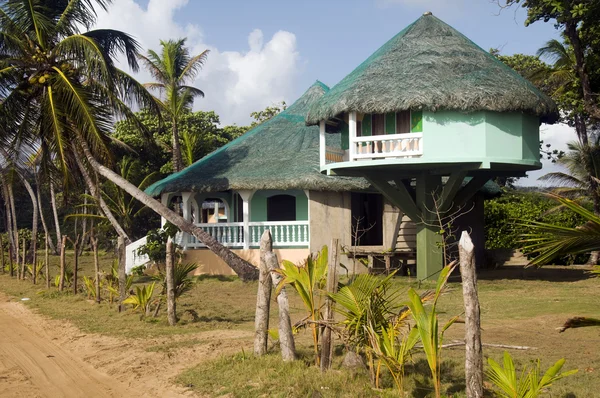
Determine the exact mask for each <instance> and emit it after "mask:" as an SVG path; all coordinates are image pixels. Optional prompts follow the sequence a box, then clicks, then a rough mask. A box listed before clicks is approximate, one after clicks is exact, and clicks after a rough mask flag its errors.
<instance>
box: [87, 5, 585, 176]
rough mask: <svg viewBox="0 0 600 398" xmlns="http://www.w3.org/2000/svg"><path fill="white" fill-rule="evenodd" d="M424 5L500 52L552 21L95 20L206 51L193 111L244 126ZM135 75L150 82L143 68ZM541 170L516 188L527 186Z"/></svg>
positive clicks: (457, 14) (329, 77) (103, 16)
mask: <svg viewBox="0 0 600 398" xmlns="http://www.w3.org/2000/svg"><path fill="white" fill-rule="evenodd" d="M425 11H432V12H433V13H434V15H436V16H437V17H438V18H440V19H442V20H444V21H445V22H447V23H449V24H450V25H452V26H454V27H455V28H456V29H458V30H459V31H461V32H462V33H463V34H465V35H466V36H467V37H469V38H470V39H471V40H473V41H474V42H475V43H477V44H478V45H479V46H480V47H482V48H484V49H486V50H487V49H490V48H499V49H500V50H501V52H502V53H503V54H514V53H525V54H534V53H535V51H536V50H537V49H538V48H539V47H541V46H542V45H543V44H544V43H545V42H546V41H547V40H549V39H551V38H557V37H558V35H557V33H556V31H555V30H554V28H553V26H552V24H544V23H536V24H534V25H532V26H530V27H525V26H524V23H523V22H524V20H525V13H524V11H523V10H521V9H519V8H513V9H509V10H503V11H502V12H500V10H499V8H498V6H497V5H496V4H494V2H493V1H490V0H327V1H325V0H319V1H317V0H303V1H294V2H292V1H282V0H257V1H246V0H220V1H204V0H113V4H112V6H110V8H109V10H108V12H107V13H105V12H100V13H99V18H98V24H97V26H98V27H99V28H113V29H119V30H123V31H125V32H127V33H129V34H131V35H133V36H134V37H136V38H137V40H138V41H139V42H140V44H141V46H142V47H143V48H151V49H155V50H159V47H160V44H159V41H160V40H167V39H178V38H184V37H185V38H187V45H188V47H189V48H190V50H191V53H192V54H197V53H200V52H201V51H204V50H206V49H208V50H210V54H209V56H208V59H207V62H206V64H205V66H204V68H203V70H202V71H201V72H200V74H199V76H198V78H197V80H196V82H195V83H194V85H195V86H196V87H198V88H200V89H202V90H203V91H204V93H205V94H206V97H205V98H203V99H197V100H196V102H195V104H194V108H195V109H201V110H215V111H216V112H217V113H218V114H219V115H220V117H221V122H222V123H223V124H232V123H237V124H239V125H244V124H248V123H249V121H250V116H249V115H250V113H251V112H253V111H256V110H261V109H263V108H265V107H266V106H268V105H271V104H274V103H277V102H279V101H282V100H285V101H286V102H287V103H288V104H290V103H292V102H293V101H294V100H295V99H296V98H298V96H300V95H301V94H302V93H303V92H304V91H305V90H306V89H307V88H308V87H309V86H310V85H311V84H312V83H313V82H314V81H315V80H321V81H322V82H324V83H325V84H327V85H329V86H333V85H335V84H336V83H337V82H338V81H340V80H341V79H342V78H343V77H344V76H346V75H347V74H348V73H349V72H351V71H352V70H353V69H354V68H355V67H356V66H358V65H359V64H360V63H361V62H362V61H364V60H365V59H366V58H367V57H368V56H369V55H371V54H372V53H373V52H374V51H375V50H376V49H377V48H379V47H380V46H381V45H382V44H384V43H385V42H386V41H387V40H389V39H390V38H391V37H393V36H394V35H395V34H396V33H398V32H399V31H400V30H402V29H403V28H404V27H406V25H408V24H410V23H412V22H413V21H414V20H415V19H417V18H419V16H420V15H422V14H423V12H425ZM137 77H138V79H139V80H140V81H142V82H146V81H151V78H150V76H149V75H148V74H147V73H146V72H144V71H142V72H140V73H139V74H138V76H137ZM541 136H542V137H541V138H542V139H543V140H544V141H545V142H546V143H550V144H552V146H553V147H556V148H562V147H564V145H565V142H568V141H570V140H572V139H574V133H573V132H572V131H571V130H570V129H569V128H568V127H566V126H543V127H542V134H541ZM550 168H552V166H550ZM550 168H548V167H547V165H545V167H544V169H543V170H542V171H541V173H540V172H536V173H531V178H528V179H526V180H523V181H521V184H522V185H533V184H536V183H537V182H536V181H535V178H536V177H537V176H539V175H541V174H543V173H545V172H547V171H549V169H550Z"/></svg>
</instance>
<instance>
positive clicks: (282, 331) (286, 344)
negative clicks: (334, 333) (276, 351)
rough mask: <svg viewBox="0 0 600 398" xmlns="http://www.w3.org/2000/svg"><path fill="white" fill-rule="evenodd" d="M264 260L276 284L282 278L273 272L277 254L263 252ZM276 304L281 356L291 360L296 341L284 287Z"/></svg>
mask: <svg viewBox="0 0 600 398" xmlns="http://www.w3.org/2000/svg"><path fill="white" fill-rule="evenodd" d="M265 262H266V263H267V269H268V270H269V273H270V274H271V280H272V281H273V285H274V286H278V285H279V283H281V281H282V280H283V276H281V274H278V273H277V272H275V271H276V270H278V269H279V261H277V255H276V254H275V253H273V252H267V253H265ZM277 305H278V307H279V346H280V347H281V358H282V359H283V360H284V361H293V360H295V359H296V343H295V342H294V333H293V332H292V320H291V319H290V305H289V301H288V297H287V292H286V291H285V287H284V288H282V289H281V290H280V291H279V294H278V295H277Z"/></svg>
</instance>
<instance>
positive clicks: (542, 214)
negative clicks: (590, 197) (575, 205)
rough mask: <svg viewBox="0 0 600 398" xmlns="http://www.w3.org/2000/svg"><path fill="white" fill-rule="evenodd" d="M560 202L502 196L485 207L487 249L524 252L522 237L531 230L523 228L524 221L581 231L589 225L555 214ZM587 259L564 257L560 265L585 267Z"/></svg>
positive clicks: (525, 194)
mask: <svg viewBox="0 0 600 398" xmlns="http://www.w3.org/2000/svg"><path fill="white" fill-rule="evenodd" d="M556 206H557V203H556V201H554V200H552V199H550V198H548V197H546V196H544V195H542V194H541V193H538V192H519V191H507V192H505V193H504V194H503V195H502V196H500V197H498V198H496V199H492V200H488V201H486V203H485V211H484V213H485V216H484V220H485V248H486V249H520V248H521V247H522V246H523V245H522V243H520V241H521V239H522V238H521V235H522V234H524V233H527V232H529V228H528V227H525V226H522V225H519V223H521V222H523V221H541V222H545V223H550V224H556V225H562V226H565V227H577V226H579V225H582V224H583V223H584V222H585V221H584V220H583V219H582V217H581V216H579V215H577V214H575V213H573V212H572V211H568V210H564V211H563V210H557V211H551V212H549V211H550V210H551V209H553V208H556ZM586 260H587V256H585V255H578V256H572V255H569V256H563V257H560V258H558V259H557V260H556V262H555V263H556V264H575V263H584V262H585V261H586Z"/></svg>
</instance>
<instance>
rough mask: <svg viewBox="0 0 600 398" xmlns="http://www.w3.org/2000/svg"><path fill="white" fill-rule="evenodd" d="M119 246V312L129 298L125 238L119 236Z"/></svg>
mask: <svg viewBox="0 0 600 398" xmlns="http://www.w3.org/2000/svg"><path fill="white" fill-rule="evenodd" d="M117 242H118V243H117V248H118V251H119V265H118V266H119V268H118V270H117V272H118V276H119V312H121V311H122V310H124V309H125V306H124V305H123V301H125V299H126V298H127V273H126V272H125V238H124V237H123V236H119V238H118V240H117Z"/></svg>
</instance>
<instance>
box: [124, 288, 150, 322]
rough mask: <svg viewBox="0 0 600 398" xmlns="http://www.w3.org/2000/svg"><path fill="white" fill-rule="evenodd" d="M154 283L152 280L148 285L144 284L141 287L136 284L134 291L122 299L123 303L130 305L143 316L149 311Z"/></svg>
mask: <svg viewBox="0 0 600 398" xmlns="http://www.w3.org/2000/svg"><path fill="white" fill-rule="evenodd" d="M155 285H156V282H152V283H151V284H150V285H144V286H143V287H141V288H140V287H139V286H136V287H135V293H134V294H132V295H131V296H129V297H127V298H126V299H125V300H123V304H129V305H131V306H132V307H133V310H134V311H141V312H142V318H143V317H145V316H146V314H147V313H148V312H149V311H150V304H152V296H153V294H154V286H155Z"/></svg>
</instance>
